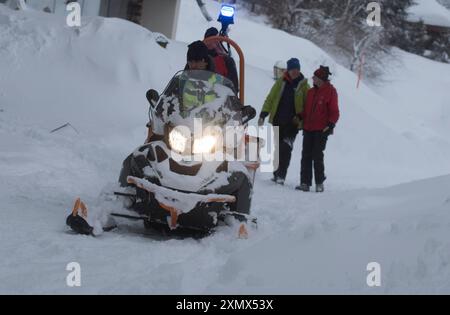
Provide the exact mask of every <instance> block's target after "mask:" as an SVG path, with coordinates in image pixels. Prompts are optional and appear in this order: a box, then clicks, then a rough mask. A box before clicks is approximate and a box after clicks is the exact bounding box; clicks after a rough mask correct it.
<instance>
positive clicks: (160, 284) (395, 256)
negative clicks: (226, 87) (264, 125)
mask: <svg viewBox="0 0 450 315" xmlns="http://www.w3.org/2000/svg"><path fill="white" fill-rule="evenodd" d="M209 5H211V4H209ZM182 6H183V7H182V10H184V12H186V14H183V15H182V16H183V18H182V19H181V21H180V27H183V26H184V29H185V30H186V29H188V27H187V25H189V28H190V30H191V31H192V34H197V31H198V33H199V35H198V36H201V34H203V32H204V29H206V26H207V25H204V24H203V23H202V22H197V21H201V20H200V19H197V18H195V16H196V15H197V14H200V13H197V11H198V9H197V8H196V7H195V4H190V3H189V2H188V1H183V2H182ZM191 6H192V7H191ZM189 16H191V17H193V18H192V19H189ZM188 20H189V21H188ZM193 21H196V22H193ZM240 22H241V23H242V25H243V27H242V28H236V29H235V30H233V32H235V33H236V34H235V35H236V38H237V39H238V40H239V43H240V44H242V46H243V48H244V51H246V52H247V54H248V55H247V60H248V62H249V65H248V66H247V73H248V81H247V83H246V86H247V95H248V96H249V99H248V102H247V103H248V104H252V105H254V106H256V107H258V106H261V105H262V102H263V101H264V98H265V95H266V93H267V91H268V90H269V88H270V86H271V84H272V83H273V81H272V78H271V66H272V65H273V63H272V61H275V60H277V59H283V58H285V59H287V58H288V57H291V54H292V53H293V52H298V53H299V54H300V56H299V57H300V58H301V60H302V63H303V65H304V71H305V73H306V74H308V73H310V72H311V71H312V70H313V69H314V67H315V66H316V65H317V64H318V63H322V62H323V63H325V62H326V63H328V64H330V65H334V66H335V67H336V71H335V72H336V77H335V80H336V86H337V88H338V90H339V92H340V93H341V94H342V99H341V103H342V104H343V106H342V109H343V120H342V122H341V124H340V126H339V128H338V129H337V134H336V136H334V137H333V138H332V139H331V141H330V146H329V148H328V151H327V169H328V175H329V178H330V180H329V181H328V182H327V192H326V193H325V194H322V195H317V194H313V193H311V194H302V193H299V192H297V191H295V190H294V186H295V184H297V181H298V176H299V173H298V169H299V152H300V142H299V141H300V140H299V141H298V142H297V143H296V148H295V152H297V156H296V158H295V159H294V160H293V161H292V168H291V170H290V177H289V180H288V183H287V186H286V187H279V186H275V185H274V184H272V183H271V182H270V181H269V178H270V174H258V177H257V180H256V185H255V195H254V202H253V212H252V214H253V215H255V216H257V217H258V222H259V224H258V230H257V231H250V238H249V239H248V240H245V241H243V240H239V239H237V227H222V228H220V229H219V230H218V231H217V232H216V233H215V234H214V235H212V236H210V237H208V238H205V239H201V240H193V239H178V238H167V237H163V236H161V235H159V234H155V233H152V232H148V231H145V230H144V229H143V227H142V223H136V224H129V225H120V228H119V229H117V230H115V231H113V232H111V233H104V234H103V235H101V236H100V237H98V238H92V237H85V236H79V235H74V234H73V233H71V232H70V231H69V230H68V228H67V227H66V226H65V225H64V223H65V218H66V216H67V215H68V213H69V211H70V209H71V206H72V204H73V202H74V200H75V198H76V197H78V196H79V197H82V198H83V200H84V201H85V202H86V203H87V205H88V206H89V205H93V204H96V202H97V198H98V196H99V194H100V193H101V191H102V190H103V189H104V188H105V187H107V186H108V185H110V184H111V183H114V182H116V181H117V178H118V176H119V172H120V168H121V163H122V161H123V159H124V158H125V157H126V156H127V155H128V154H129V153H130V152H132V151H133V150H134V149H135V148H136V147H137V146H138V145H140V144H141V143H142V142H143V141H144V138H145V132H146V130H145V123H146V122H147V119H148V118H147V110H148V105H147V102H146V100H145V92H146V91H147V90H148V89H149V88H156V89H157V90H159V91H161V90H162V89H163V87H164V86H165V84H166V83H167V82H168V80H169V79H170V77H171V76H172V75H173V74H174V73H175V72H176V71H177V70H179V69H181V68H183V66H184V58H185V53H186V44H185V43H180V42H174V41H171V42H170V44H169V46H168V49H167V50H165V49H162V48H161V47H159V46H158V45H157V44H156V43H155V42H154V38H153V36H152V33H150V32H148V31H147V30H145V29H143V28H140V27H138V26H136V25H134V24H131V23H128V22H125V21H120V20H117V19H102V18H91V19H88V20H85V21H83V27H82V28H81V29H80V30H79V31H74V30H72V29H68V28H66V27H64V26H63V20H62V19H61V18H58V17H55V16H52V15H47V14H43V13H38V12H33V11H30V12H26V13H23V12H13V11H10V10H7V9H6V8H5V7H4V6H2V5H0V47H1V48H0V69H2V71H1V73H0V144H1V146H0V239H1V240H2V242H1V243H0V257H2V259H1V260H0V293H64V294H74V293H75V294H76V293H138V294H139V293H142V294H151V293H162V294H164V293H167V294H196V293H197V294H201V293H219V294H222V293H230V294H236V293H247V294H254V293H269V294H274V293H315V292H319V293H369V294H372V293H373V294H378V293H438V292H439V293H449V292H450V282H449V280H448V279H450V254H449V253H450V238H449V237H448V236H449V231H450V229H449V227H450V216H449V213H448V210H449V209H450V193H449V192H448V187H449V185H450V176H441V177H436V176H439V175H445V174H450V165H449V164H448V156H449V155H450V145H449V143H448V139H445V134H446V132H448V130H449V129H448V126H449V125H450V124H448V123H447V124H445V123H444V122H446V121H447V122H448V110H447V109H446V107H444V106H443V104H444V103H443V102H444V100H446V99H448V97H449V94H448V93H449V91H448V89H445V88H442V87H441V88H439V89H436V90H435V89H434V88H433V86H432V82H431V83H428V82H427V81H424V80H423V78H421V77H419V76H414V75H411V74H410V73H408V72H406V71H404V70H403V69H408V71H413V73H414V72H415V71H416V70H414V69H415V66H416V65H417V64H418V63H420V64H421V65H422V66H421V67H420V69H418V70H417V71H421V72H422V73H425V76H426V77H427V78H430V77H435V76H439V77H440V78H441V79H442V80H441V81H440V82H438V83H434V84H439V85H441V84H442V85H443V86H444V87H445V84H447V83H448V80H449V78H450V76H448V75H446V74H448V73H449V71H450V70H449V66H447V65H442V64H439V63H435V62H432V61H428V60H425V59H423V58H420V57H417V56H413V55H409V54H405V53H403V52H399V55H400V57H401V58H402V62H403V63H404V64H403V65H399V66H398V69H399V70H398V71H399V73H402V74H403V75H404V77H400V78H399V77H398V76H397V75H396V74H395V70H393V71H392V75H393V79H392V82H391V84H390V86H387V87H386V88H383V87H380V88H378V89H377V91H376V92H375V91H374V90H372V89H370V88H369V87H368V86H365V85H364V86H362V88H361V90H359V91H358V92H355V90H354V85H355V82H356V79H355V76H354V75H353V74H352V73H350V72H349V71H347V70H345V69H344V68H343V67H340V66H339V65H337V64H335V63H334V62H333V60H332V59H331V58H330V57H328V56H327V55H326V54H325V53H324V52H322V51H321V50H320V49H319V48H318V47H316V46H314V45H313V44H311V43H310V42H308V41H306V40H304V39H299V38H295V37H292V36H289V35H287V34H285V33H282V32H279V31H276V30H272V29H270V28H269V27H267V26H265V25H261V24H258V23H255V22H251V21H250V20H247V19H246V18H245V16H243V17H242V19H241V20H240ZM255 34H257V35H258V36H264V37H265V40H267V42H268V43H269V44H268V45H270V46H272V47H274V49H275V48H276V49H277V50H270V49H268V48H267V46H264V48H263V49H262V48H261V46H260V47H259V48H260V49H256V48H257V47H253V46H256V45H253V44H252V43H254V40H255V38H256V37H255V36H256V35H255ZM180 36H182V37H183V36H184V35H183V34H181V35H180ZM191 36H193V35H191ZM195 36H197V35H195ZM232 36H234V34H232ZM181 39H182V40H183V41H186V42H187V41H190V39H189V38H181ZM274 43H276V44H274ZM290 44H292V46H290V47H288V48H289V49H286V48H284V49H281V48H282V47H283V45H290ZM252 45H253V46H252ZM277 47H280V50H278V48H277ZM283 51H286V52H283ZM272 58H273V60H272ZM410 75H411V76H410ZM61 78H64V80H62V79H61ZM396 80H398V81H396ZM405 82H411V86H416V87H417V86H419V83H420V84H422V85H421V88H422V89H424V90H433V91H434V90H435V94H434V98H435V100H436V101H435V102H433V103H431V104H428V105H427V106H428V108H429V109H430V110H429V111H426V110H425V109H424V106H423V101H422V100H421V99H418V100H416V99H414V98H411V99H409V98H405V94H404V91H405V90H408V89H411V87H410V86H409V85H408V84H406V83H405ZM447 85H448V84H447ZM417 90H418V89H415V91H414V92H415V93H417V94H418V96H420V93H419V92H418V91H417ZM386 91H387V92H389V93H387V92H386ZM396 91H397V93H396ZM399 91H400V93H399ZM385 94H387V95H389V97H388V98H387V99H386V98H385ZM393 104H394V105H396V104H398V107H396V106H394V105H393ZM406 109H408V114H407V115H406V116H407V117H406V118H405V115H404V113H405V110H406ZM386 113H389V115H386ZM424 113H426V115H424ZM430 113H432V114H430ZM404 118H405V119H404ZM436 119H437V120H439V121H441V120H442V123H440V124H435V123H433V122H435V120H436ZM446 119H447V120H446ZM67 122H69V123H70V124H71V125H73V126H74V127H75V128H76V130H77V131H78V132H77V131H75V130H74V129H71V128H64V129H62V130H60V131H58V132H55V133H50V131H51V130H53V129H55V128H57V127H59V126H61V125H63V124H65V123H67ZM299 138H300V137H299ZM427 177H435V178H431V179H428V180H421V181H414V182H411V183H409V184H400V183H402V182H410V181H413V180H416V179H419V178H427ZM398 184H400V185H398ZM390 185H396V186H393V187H390ZM380 187H381V188H380ZM383 187H384V188H383ZM373 261H375V262H379V263H380V264H381V266H382V273H383V277H382V287H381V288H369V287H368V286H367V284H366V277H367V274H368V272H367V271H366V267H367V264H368V263H369V262H373ZM70 262H79V263H80V264H81V268H82V286H81V287H80V288H69V287H68V286H67V285H66V276H67V274H68V272H67V271H66V265H67V264H68V263H70Z"/></svg>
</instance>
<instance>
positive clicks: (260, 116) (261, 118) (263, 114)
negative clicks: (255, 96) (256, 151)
mask: <svg viewBox="0 0 450 315" xmlns="http://www.w3.org/2000/svg"><path fill="white" fill-rule="evenodd" d="M268 115H269V113H266V112H262V113H261V114H260V115H259V120H258V126H259V127H261V126H263V125H264V120H265V119H266V117H267V116H268Z"/></svg>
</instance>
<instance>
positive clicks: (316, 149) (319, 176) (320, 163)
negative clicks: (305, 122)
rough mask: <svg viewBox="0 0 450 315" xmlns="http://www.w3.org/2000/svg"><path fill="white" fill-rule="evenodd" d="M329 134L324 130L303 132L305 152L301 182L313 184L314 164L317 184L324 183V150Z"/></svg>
mask: <svg viewBox="0 0 450 315" xmlns="http://www.w3.org/2000/svg"><path fill="white" fill-rule="evenodd" d="M327 141H328V135H327V134H325V133H323V132H322V131H304V132H303V152H302V165H301V182H302V184H307V185H308V186H312V177H313V166H314V178H315V181H316V185H320V184H323V183H324V182H325V180H326V177H325V164H324V151H325V148H326V145H327Z"/></svg>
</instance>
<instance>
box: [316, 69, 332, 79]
mask: <svg viewBox="0 0 450 315" xmlns="http://www.w3.org/2000/svg"><path fill="white" fill-rule="evenodd" d="M314 75H315V76H316V77H318V78H319V79H320V80H322V81H328V80H329V76H330V75H332V73H331V72H330V68H329V67H325V66H320V68H319V69H317V70H316V71H315V72H314Z"/></svg>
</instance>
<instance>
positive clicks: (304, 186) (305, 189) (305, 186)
mask: <svg viewBox="0 0 450 315" xmlns="http://www.w3.org/2000/svg"><path fill="white" fill-rule="evenodd" d="M295 190H299V191H303V192H309V191H310V190H311V186H309V185H308V184H301V185H300V186H297V187H295Z"/></svg>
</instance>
